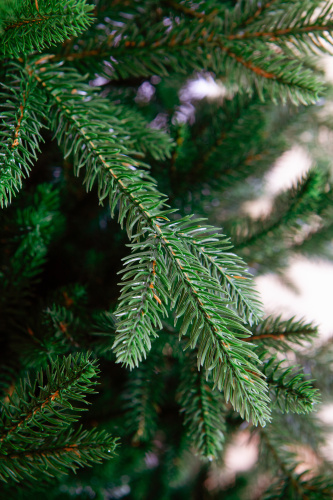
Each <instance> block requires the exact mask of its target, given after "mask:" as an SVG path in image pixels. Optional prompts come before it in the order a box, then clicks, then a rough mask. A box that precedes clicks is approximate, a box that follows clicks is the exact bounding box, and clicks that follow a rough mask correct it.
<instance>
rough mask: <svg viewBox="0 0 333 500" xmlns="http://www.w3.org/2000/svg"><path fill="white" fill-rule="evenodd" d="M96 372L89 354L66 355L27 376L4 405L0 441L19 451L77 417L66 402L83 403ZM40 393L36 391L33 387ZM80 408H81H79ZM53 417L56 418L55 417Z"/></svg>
mask: <svg viewBox="0 0 333 500" xmlns="http://www.w3.org/2000/svg"><path fill="white" fill-rule="evenodd" d="M97 374H98V370H97V369H96V362H91V361H90V360H89V356H81V355H76V356H74V357H72V356H71V355H69V356H68V357H67V358H64V360H63V362H62V364H60V361H59V360H56V361H54V362H53V363H52V364H51V367H50V368H49V369H48V370H47V372H46V380H45V381H44V375H43V371H40V372H39V373H38V376H37V379H36V380H35V381H34V382H31V381H30V379H29V378H27V379H26V380H24V381H22V382H21V385H20V387H19V388H18V387H17V388H16V391H15V393H14V394H13V395H11V396H9V402H10V403H9V405H8V406H7V405H5V406H3V412H4V417H3V420H2V422H1V424H0V442H1V443H2V445H4V444H6V445H7V446H9V448H13V449H16V450H20V449H21V448H22V445H23V446H25V445H26V444H29V443H34V442H36V440H38V438H40V437H41V434H40V433H41V432H45V434H57V433H58V432H59V431H60V430H62V429H63V428H64V427H67V426H68V425H69V424H70V423H71V422H75V421H76V420H77V418H76V417H75V415H73V414H71V412H69V411H68V410H70V411H72V410H75V409H77V408H74V407H73V406H72V404H71V403H70V402H69V401H70V400H72V401H76V402H85V401H84V396H85V395H86V394H91V393H93V392H94V391H93V390H92V389H91V385H94V384H96V382H95V381H92V380H91V378H93V377H95V376H96V375H97ZM37 388H39V392H38V393H37V394H36V389H37ZM81 410H82V408H81ZM55 417H56V418H55Z"/></svg>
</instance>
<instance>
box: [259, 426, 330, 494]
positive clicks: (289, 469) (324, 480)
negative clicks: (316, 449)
mask: <svg viewBox="0 0 333 500" xmlns="http://www.w3.org/2000/svg"><path fill="white" fill-rule="evenodd" d="M260 436H261V438H262V439H261V441H262V444H263V445H264V447H265V448H266V449H267V451H268V453H269V455H271V456H272V458H273V460H274V461H275V463H276V465H277V467H278V469H279V474H278V479H277V481H276V482H274V483H273V484H272V485H271V486H270V488H269V489H268V490H267V491H266V492H265V494H264V496H263V499H264V500H284V499H285V498H288V497H292V498H295V499H297V500H309V499H311V500H321V499H327V500H329V499H330V498H331V497H332V492H333V481H332V478H331V477H330V476H329V475H328V474H327V473H325V471H323V472H322V473H320V471H319V473H318V474H317V475H315V476H314V477H311V476H310V477H309V476H307V475H306V474H305V472H306V471H305V472H300V473H299V472H297V467H298V465H299V458H297V457H295V454H294V453H292V452H291V451H288V445H287V443H286V446H285V448H284V447H283V446H281V438H278V435H277V434H276V431H275V430H274V429H273V427H272V426H270V428H269V429H267V430H266V429H265V430H263V429H261V430H260ZM288 444H290V443H288Z"/></svg>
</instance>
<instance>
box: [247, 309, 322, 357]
mask: <svg viewBox="0 0 333 500" xmlns="http://www.w3.org/2000/svg"><path fill="white" fill-rule="evenodd" d="M252 333H253V335H252V337H250V339H251V342H255V343H257V342H258V343H260V344H263V345H267V346H270V347H275V348H276V349H280V348H281V347H282V346H284V347H285V348H287V349H288V348H291V347H292V346H293V344H295V345H303V343H304V342H311V341H312V340H313V338H314V337H316V336H317V335H318V327H317V326H316V325H313V324H312V323H306V322H305V321H304V320H296V319H295V318H294V317H292V318H290V319H289V320H285V321H284V320H282V319H281V317H280V316H279V317H277V318H274V317H273V316H268V317H267V318H265V319H264V321H262V322H260V323H259V324H258V325H256V326H255V327H254V328H252ZM245 341H247V339H245Z"/></svg>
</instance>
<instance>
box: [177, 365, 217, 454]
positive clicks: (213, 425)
mask: <svg viewBox="0 0 333 500" xmlns="http://www.w3.org/2000/svg"><path fill="white" fill-rule="evenodd" d="M178 398H179V404H180V407H181V412H183V413H184V425H185V428H186V429H187V435H188V438H189V440H190V443H191V445H192V446H193V447H194V449H195V451H196V452H197V453H198V454H200V455H201V456H203V457H204V458H208V459H210V460H212V459H213V458H216V457H217V456H218V455H219V452H220V451H221V450H222V449H223V444H224V440H225V437H224V433H225V421H224V418H225V414H226V407H225V403H224V401H223V397H222V395H221V393H220V392H219V391H217V390H216V389H215V390H214V388H213V385H212V384H211V383H210V381H207V380H206V378H205V376H204V374H203V373H202V372H198V371H197V369H196V364H195V358H194V357H193V356H187V357H186V363H185V364H184V368H183V373H182V380H181V384H180V386H179V396H178Z"/></svg>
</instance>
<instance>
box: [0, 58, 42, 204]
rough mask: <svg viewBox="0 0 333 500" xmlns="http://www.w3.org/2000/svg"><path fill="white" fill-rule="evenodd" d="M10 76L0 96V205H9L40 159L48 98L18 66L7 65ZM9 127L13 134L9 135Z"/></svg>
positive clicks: (13, 64)
mask: <svg viewBox="0 0 333 500" xmlns="http://www.w3.org/2000/svg"><path fill="white" fill-rule="evenodd" d="M6 71H8V75H10V81H8V83H7V84H5V83H2V84H1V87H2V91H1V93H0V120H1V123H0V205H1V207H3V206H6V205H8V203H10V201H11V198H12V197H13V196H15V195H16V193H17V191H19V189H20V188H21V187H22V179H24V178H25V177H26V176H27V175H29V172H30V169H31V165H32V164H33V160H36V159H37V154H36V152H37V151H40V149H39V143H40V142H41V141H42V137H41V135H40V129H41V128H42V124H41V122H42V121H43V120H44V119H45V113H44V111H43V108H44V107H45V98H44V96H43V95H42V94H41V92H40V90H39V89H38V88H37V86H36V82H35V81H34V80H33V79H32V78H30V77H29V76H27V75H25V74H23V73H22V72H21V71H20V70H18V68H17V66H16V64H15V63H9V64H7V65H6ZM8 128H9V129H10V132H9V133H8Z"/></svg>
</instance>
